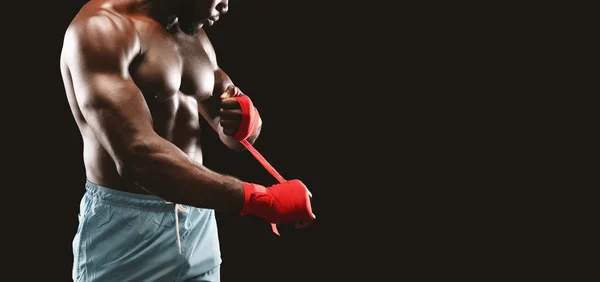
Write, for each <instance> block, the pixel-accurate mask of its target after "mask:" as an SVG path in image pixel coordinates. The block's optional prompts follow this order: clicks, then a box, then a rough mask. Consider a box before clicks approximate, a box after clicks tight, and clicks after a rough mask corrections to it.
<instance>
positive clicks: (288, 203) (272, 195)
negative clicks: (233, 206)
mask: <svg viewBox="0 0 600 282" xmlns="http://www.w3.org/2000/svg"><path fill="white" fill-rule="evenodd" d="M244 194H245V202H244V208H243V209H242V210H241V211H240V213H241V214H242V215H246V214H251V215H255V216H259V217H261V218H263V219H264V220H266V221H267V222H269V223H277V224H287V223H292V222H295V223H296V228H304V227H307V226H308V225H309V224H310V223H312V222H313V221H314V220H315V219H316V216H315V214H314V213H313V212H312V206H311V202H310V200H311V198H312V194H311V193H310V191H308V189H307V188H306V186H305V185H304V183H302V181H300V180H297V179H294V180H289V181H286V182H283V183H279V184H275V185H273V186H271V187H269V188H265V187H264V186H262V185H258V184H253V183H246V182H244Z"/></svg>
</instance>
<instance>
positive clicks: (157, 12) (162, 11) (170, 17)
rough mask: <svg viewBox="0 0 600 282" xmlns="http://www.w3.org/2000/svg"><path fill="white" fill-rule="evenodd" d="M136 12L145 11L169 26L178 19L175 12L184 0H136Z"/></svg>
mask: <svg viewBox="0 0 600 282" xmlns="http://www.w3.org/2000/svg"><path fill="white" fill-rule="evenodd" d="M136 1H137V3H138V5H136V6H137V8H136V12H138V13H143V14H145V15H147V16H149V17H151V18H153V19H155V20H156V21H158V22H160V23H161V24H162V25H163V26H165V27H169V26H170V25H172V24H173V23H174V22H175V21H176V17H175V12H176V10H177V6H179V5H180V2H181V1H182V0H136Z"/></svg>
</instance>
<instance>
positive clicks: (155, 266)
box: [73, 182, 221, 282]
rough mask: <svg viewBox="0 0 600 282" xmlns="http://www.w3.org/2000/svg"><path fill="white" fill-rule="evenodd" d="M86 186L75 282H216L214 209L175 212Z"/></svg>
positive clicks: (149, 198) (159, 203)
mask: <svg viewBox="0 0 600 282" xmlns="http://www.w3.org/2000/svg"><path fill="white" fill-rule="evenodd" d="M85 187H86V193H85V194H84V196H83V198H82V199H81V204H80V213H79V226H78V228H77V233H76V234H75V237H74V239H73V256H74V257H73V258H74V261H73V281H77V282H79V281H82V282H89V281H94V282H95V281H119V282H127V281H136V282H145V281H149V282H160V281H207V282H208V281H210V282H216V281H219V279H220V273H219V266H220V264H221V252H220V249H219V236H218V233H217V222H216V219H215V212H214V210H210V209H197V208H193V207H190V206H185V205H178V206H179V210H177V208H176V205H174V204H170V203H167V202H165V200H163V199H161V198H159V197H156V196H154V195H141V194H135V193H128V192H122V191H118V190H114V189H110V188H106V187H102V186H99V185H95V184H93V183H90V182H87V183H86V186H85ZM176 215H177V219H178V220H177V221H176ZM177 226H178V227H179V228H176V227H177ZM177 230H179V234H178V232H177ZM178 238H179V239H178ZM178 242H179V243H178Z"/></svg>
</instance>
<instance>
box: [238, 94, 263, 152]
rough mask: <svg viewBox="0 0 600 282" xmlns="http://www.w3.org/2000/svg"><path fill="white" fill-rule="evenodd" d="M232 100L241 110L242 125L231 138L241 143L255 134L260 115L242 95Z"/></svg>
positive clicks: (247, 98)
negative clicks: (234, 100)
mask: <svg viewBox="0 0 600 282" xmlns="http://www.w3.org/2000/svg"><path fill="white" fill-rule="evenodd" d="M234 98H235V99H236V100H237V101H238V103H240V107H241V108H242V123H241V125H240V128H239V129H238V131H237V132H236V133H235V134H234V135H233V138H235V139H236V140H238V141H242V140H245V139H246V138H248V137H250V136H252V135H253V134H254V133H256V131H257V130H258V126H259V124H260V115H259V114H258V110H257V109H256V108H255V107H254V105H253V104H252V101H251V100H250V98H249V97H248V96H245V95H243V96H237V97H234Z"/></svg>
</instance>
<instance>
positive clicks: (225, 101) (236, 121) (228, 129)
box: [219, 85, 244, 136]
mask: <svg viewBox="0 0 600 282" xmlns="http://www.w3.org/2000/svg"><path fill="white" fill-rule="evenodd" d="M242 95H244V94H243V93H242V91H240V89H239V88H238V87H236V86H234V85H230V86H229V87H227V90H225V92H224V93H223V94H222V95H221V109H219V116H220V117H221V122H220V124H221V126H222V127H223V133H224V134H225V135H227V136H233V135H235V133H236V132H237V131H238V130H239V129H240V125H241V123H242V116H243V113H242V107H241V105H240V103H239V102H238V100H237V99H236V98H235V97H241V96H242Z"/></svg>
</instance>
